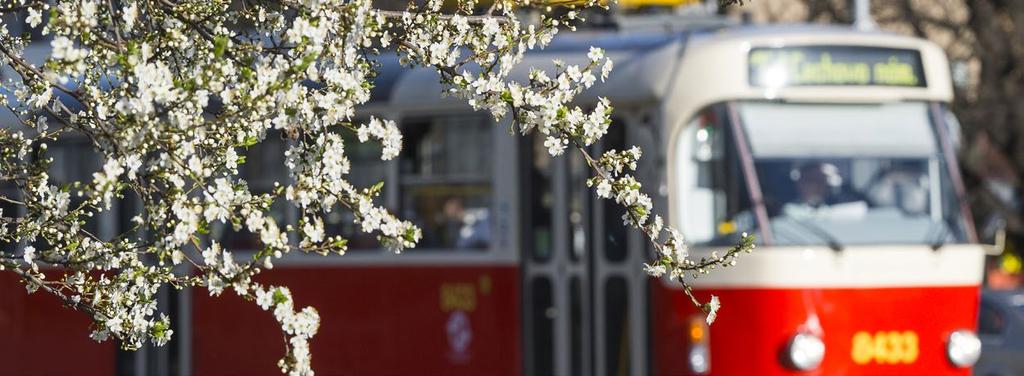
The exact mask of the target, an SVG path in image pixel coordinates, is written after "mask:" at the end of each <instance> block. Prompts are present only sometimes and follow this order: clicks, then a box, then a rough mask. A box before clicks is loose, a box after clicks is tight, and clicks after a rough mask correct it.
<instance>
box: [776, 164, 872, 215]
mask: <svg viewBox="0 0 1024 376" xmlns="http://www.w3.org/2000/svg"><path fill="white" fill-rule="evenodd" d="M791 177H792V178H793V179H794V180H795V183H796V193H797V195H796V198H795V199H794V200H793V201H790V202H787V203H785V204H784V205H783V206H782V214H783V215H785V216H788V217H792V218H794V219H800V220H805V219H813V218H821V217H829V218H837V217H861V216H863V215H864V214H865V213H866V212H867V210H868V207H867V203H866V202H865V201H863V200H861V199H857V198H851V197H841V195H839V194H835V193H834V192H833V188H834V187H839V186H841V185H842V181H843V178H842V176H840V174H839V169H838V168H837V167H836V166H835V165H833V164H829V163H823V162H817V161H815V162H808V163H805V164H803V165H802V166H800V167H799V168H798V169H796V170H794V171H793V172H792V173H791Z"/></svg>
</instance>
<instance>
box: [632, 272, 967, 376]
mask: <svg viewBox="0 0 1024 376" xmlns="http://www.w3.org/2000/svg"><path fill="white" fill-rule="evenodd" d="M651 289H652V295H655V298H654V299H653V302H654V303H653V304H654V307H652V311H653V312H655V313H654V315H655V317H654V323H655V324H654V328H653V332H655V333H660V335H659V336H655V337H654V340H655V342H656V344H655V347H656V349H655V351H656V354H655V357H654V358H655V359H656V361H655V364H654V373H655V374H658V375H685V374H689V371H688V370H689V366H688V365H687V364H685V361H686V358H685V357H683V356H680V354H681V353H682V352H681V349H685V348H686V346H687V340H686V332H685V331H686V330H687V328H688V327H687V320H688V317H689V316H690V315H691V314H694V313H695V310H694V308H693V304H692V303H690V300H689V298H687V297H686V296H685V295H684V294H682V293H681V292H680V291H678V289H674V288H666V287H665V286H664V284H663V283H662V282H661V281H652V283H651ZM711 294H714V295H717V296H719V297H720V298H721V299H722V301H723V302H725V304H727V307H728V308H727V309H723V311H722V312H721V314H720V315H719V316H718V318H717V319H716V320H715V323H714V325H712V328H711V354H712V355H711V362H712V365H711V372H712V374H722V375H745V374H750V373H751V372H752V370H756V374H758V375H893V376H897V375H922V376H924V375H936V376H937V375H970V369H967V368H957V367H954V366H953V365H952V364H950V363H949V361H948V360H947V359H946V349H945V348H944V346H943V345H944V344H945V340H946V337H947V336H948V335H949V334H950V333H951V332H952V331H954V330H958V329H965V328H970V329H973V328H974V327H975V325H976V322H977V309H976V308H975V306H974V305H970V304H964V302H977V301H978V299H979V289H978V287H975V286H960V287H932V288H919V287H913V288H866V289H859V288H844V289H834V288H823V289H758V288H748V289H712V290H705V291H701V292H699V293H698V296H699V297H700V298H701V299H705V300H706V299H708V298H709V297H710V295H711ZM880 311H884V312H889V313H891V314H879V312H880ZM814 317H816V318H817V321H818V324H819V325H820V329H821V331H822V332H823V333H824V335H823V336H822V339H823V341H824V342H825V346H826V349H827V350H826V351H825V359H824V361H823V362H822V364H821V366H820V368H819V369H818V370H816V371H812V372H802V371H795V370H792V369H789V368H786V367H784V366H783V363H781V362H780V361H779V358H780V356H781V355H780V353H781V352H782V351H783V350H784V348H785V346H786V344H787V341H789V339H790V337H791V336H792V335H793V333H796V332H798V331H800V330H801V329H802V328H806V327H807V326H808V325H809V324H810V323H813V318H814ZM907 331H911V332H913V333H915V334H916V336H917V338H918V343H919V345H920V346H919V347H918V350H917V351H919V354H918V356H917V357H916V360H915V361H913V362H912V363H905V362H903V361H902V360H900V361H892V362H889V361H888V360H885V359H883V360H882V361H876V360H875V359H871V360H870V361H869V362H868V363H867V364H863V365H860V364H856V363H855V362H854V361H853V359H852V354H851V353H852V352H853V351H854V350H853V338H854V336H855V335H856V334H857V333H858V332H867V333H869V334H870V335H872V336H875V335H876V333H888V332H895V333H899V334H903V333H904V332H907ZM873 346H874V344H872V347H873ZM885 346H891V345H890V344H886V345H885ZM890 350H891V351H898V350H896V349H890Z"/></svg>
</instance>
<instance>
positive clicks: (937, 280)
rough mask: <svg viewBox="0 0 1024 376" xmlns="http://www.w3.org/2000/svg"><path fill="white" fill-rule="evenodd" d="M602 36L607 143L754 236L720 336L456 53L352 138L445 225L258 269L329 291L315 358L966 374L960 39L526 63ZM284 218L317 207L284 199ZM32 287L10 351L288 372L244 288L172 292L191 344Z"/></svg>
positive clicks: (588, 371)
mask: <svg viewBox="0 0 1024 376" xmlns="http://www.w3.org/2000/svg"><path fill="white" fill-rule="evenodd" d="M591 45H594V46H599V47H603V48H605V49H606V51H607V54H608V55H609V56H610V57H611V58H612V59H613V60H614V61H615V66H616V69H615V72H614V73H613V74H612V77H611V78H610V80H609V81H608V82H607V83H604V84H601V85H599V86H595V87H594V88H593V89H592V90H589V91H588V92H586V93H585V97H583V98H581V100H582V101H584V102H586V101H593V100H595V99H596V98H597V97H598V96H603V97H608V98H609V99H610V100H611V102H612V103H613V105H614V106H615V108H616V111H615V120H614V124H613V126H612V127H611V128H610V133H609V134H608V135H607V136H606V138H605V139H604V140H603V142H602V143H601V144H599V145H597V149H598V150H597V151H600V150H601V149H609V148H620V149H621V148H623V147H625V146H626V145H639V146H641V147H642V148H643V150H644V151H645V152H646V153H645V154H646V155H645V158H644V159H643V160H642V162H643V163H644V164H643V165H642V166H640V169H639V171H638V175H639V178H641V179H642V180H643V181H644V182H645V188H647V189H649V190H650V191H649V192H650V193H652V196H653V197H656V199H657V200H660V201H661V202H660V203H659V204H658V205H656V207H659V208H668V209H667V210H668V214H669V218H670V220H671V222H672V223H673V225H674V226H676V227H677V228H679V229H681V230H682V231H683V232H684V234H685V235H686V237H687V239H688V241H689V242H690V244H691V247H692V248H691V254H692V255H697V256H699V255H701V254H704V253H707V252H711V249H715V248H717V249H720V248H722V247H723V246H726V245H729V244H731V243H733V242H735V241H736V239H737V238H738V235H737V234H739V233H741V232H749V233H753V234H755V235H757V239H758V242H759V247H758V248H757V250H756V252H755V253H753V254H752V255H749V256H747V257H744V258H741V259H740V263H739V265H738V266H736V267H735V268H730V269H725V270H720V271H716V272H714V273H712V274H711V275H710V276H706V277H702V278H700V279H698V280H696V282H694V285H695V286H696V292H697V294H698V295H699V296H701V297H702V298H707V297H708V296H709V294H712V293H713V294H715V295H718V296H720V297H721V299H722V301H723V304H724V308H723V309H722V311H721V312H720V315H719V317H718V321H716V322H715V324H714V326H713V328H710V330H709V328H708V327H707V326H706V325H704V322H703V317H702V316H700V315H698V314H697V313H696V311H695V310H694V308H693V307H692V305H691V304H690V303H689V302H688V300H687V299H686V298H685V296H684V295H683V294H682V291H681V290H680V289H679V288H678V287H677V286H676V285H675V284H673V283H672V282H670V281H668V280H662V279H651V278H649V277H647V276H646V275H644V274H643V272H642V269H641V263H642V262H644V261H646V260H648V257H649V254H648V252H649V250H648V248H647V246H646V244H645V242H644V240H643V239H642V238H641V235H640V234H639V233H635V232H631V231H627V230H626V229H625V228H623V226H622V224H621V220H620V217H621V214H622V213H621V212H620V210H621V209H619V208H618V207H616V205H615V204H614V203H612V202H609V201H607V200H599V199H597V197H596V196H595V195H593V194H592V193H591V192H590V191H588V190H587V188H586V186H585V184H584V181H585V179H586V178H587V177H588V176H587V169H586V168H585V166H584V161H583V160H582V159H581V158H579V157H578V156H576V155H567V156H566V157H563V158H550V157H549V156H548V155H547V153H546V151H545V150H544V148H543V147H542V145H539V144H540V143H539V142H536V140H531V139H528V138H522V137H516V136H510V135H509V134H508V133H507V132H506V131H505V129H507V124H494V121H493V120H492V119H490V118H489V117H487V116H486V115H484V114H479V113H473V112H471V111H470V110H469V109H468V108H467V107H466V106H465V104H461V103H459V102H458V101H457V100H455V99H450V98H448V99H444V98H439V97H438V95H437V94H438V93H440V92H441V87H440V86H439V84H438V83H437V77H436V73H432V72H430V71H428V70H402V69H400V68H399V67H398V66H397V65H395V64H393V63H392V62H385V65H384V68H383V69H384V71H383V74H382V75H381V77H380V78H379V80H378V82H377V86H376V87H375V88H374V92H373V95H374V98H373V101H372V104H371V105H369V106H367V107H366V108H365V114H366V115H370V114H373V115H379V116H383V117H387V118H390V119H395V120H398V121H400V122H401V123H402V124H403V127H404V132H405V145H406V147H405V150H403V154H402V156H401V157H400V160H398V161H397V162H394V163H383V162H380V161H379V160H378V159H376V158H377V155H379V154H378V153H379V151H377V150H374V149H373V148H374V146H373V145H368V144H359V143H353V144H352V145H351V147H349V148H347V150H349V151H350V157H351V158H352V159H353V166H354V169H353V172H352V177H353V178H352V179H353V182H354V183H357V184H364V185H369V184H372V183H373V182H376V181H381V180H383V181H384V182H385V185H384V187H385V189H384V193H383V194H382V199H383V200H384V202H385V203H386V204H387V206H388V207H389V208H391V209H392V210H393V211H394V212H396V213H398V214H399V216H400V217H403V218H406V219H410V220H412V221H415V222H416V223H417V224H418V225H420V226H421V227H422V228H423V230H424V240H423V243H422V244H421V246H420V247H419V248H418V249H416V250H412V251H409V252H407V253H404V254H402V255H393V254H389V253H387V252H386V251H383V250H381V249H379V247H377V245H376V244H375V243H374V240H373V239H371V238H365V237H363V236H362V235H361V234H359V232H358V231H357V229H355V228H353V227H351V226H350V225H349V223H350V218H345V217H344V216H343V215H342V214H340V213H339V214H337V215H338V216H337V218H333V219H332V222H333V223H332V224H330V225H329V226H328V227H330V230H329V232H332V233H333V234H341V235H345V236H347V237H349V238H350V239H351V242H350V246H351V248H352V249H351V251H350V252H349V253H348V254H347V255H345V256H342V257H328V258H323V257H319V256H307V255H298V254H296V255H289V256H288V257H286V258H285V259H283V260H281V262H279V263H277V266H276V267H275V268H274V269H273V270H268V271H266V272H265V273H262V274H260V275H259V276H258V279H259V280H260V281H261V282H264V283H267V284H285V285H288V286H290V287H291V289H292V291H293V292H294V294H295V297H296V300H297V301H298V303H297V304H301V305H312V306H315V307H316V308H317V309H318V310H319V312H320V315H321V316H322V317H323V320H322V326H321V328H320V331H319V334H318V335H317V336H316V337H314V338H313V340H312V345H311V346H312V351H313V366H314V369H315V370H317V372H319V373H320V374H324V375H396V374H418V375H441V374H444V375H519V374H527V375H549V374H554V375H642V374H657V375H684V374H724V375H753V374H758V375H765V374H773V375H774V374H777V375H786V374H828V375H837V374H848V375H856V374H864V375H867V374H870V375H880V374H892V375H908V374H925V375H941V374H956V375H966V374H969V372H970V371H969V367H970V366H971V365H972V364H973V362H974V361H975V360H976V359H977V351H978V348H977V338H976V337H975V336H974V334H973V330H974V328H975V322H976V319H977V317H976V316H977V303H978V299H979V285H980V282H981V273H982V258H983V256H982V254H983V251H982V247H981V246H979V245H977V244H975V243H977V240H976V238H975V235H974V229H973V224H972V222H971V218H970V216H969V213H968V211H967V209H966V206H965V202H964V197H963V196H964V189H963V185H962V183H961V179H960V176H959V173H958V168H957V165H956V160H955V156H954V148H955V146H956V142H957V136H958V134H959V132H958V128H957V123H956V120H955V118H953V116H952V115H951V114H950V113H949V112H948V110H947V109H946V107H945V105H946V103H948V102H950V101H951V100H952V89H951V84H950V74H949V70H948V67H947V62H946V58H945V56H944V55H943V53H942V52H941V50H940V49H939V48H938V47H936V46H935V45H933V44H931V43H929V42H926V41H923V40H919V39H913V38H907V37H900V36H894V35H888V34H881V33H865V32H857V31H852V30H847V29H835V28H824V27H810V26H808V27H788V28H767V27H730V28H711V29H708V30H690V31H588V32H579V33H573V34H571V35H562V36H560V37H559V38H557V39H556V41H555V42H553V44H552V45H551V46H550V47H549V48H547V49H545V50H543V51H538V52H535V53H533V54H531V55H528V56H527V61H526V62H524V64H523V68H522V69H523V70H522V72H521V73H522V75H523V76H525V74H526V72H525V67H526V66H538V67H551V60H553V59H561V60H564V61H567V62H569V63H573V62H574V61H577V60H579V61H582V59H585V56H586V51H587V48H589V47H590V46H591ZM584 104H586V103H584ZM271 139H272V138H268V140H271ZM284 146H285V145H284V144H283V143H281V142H278V143H274V142H272V141H268V142H266V143H263V144H261V145H259V146H258V147H256V148H254V149H252V150H250V151H249V155H248V158H247V159H248V161H249V162H248V163H247V164H246V165H245V166H244V167H243V170H244V171H243V172H242V174H243V175H244V176H245V177H246V178H247V180H248V181H249V183H250V186H251V187H254V189H256V190H258V189H259V187H265V188H266V189H270V187H272V184H273V182H274V181H278V180H283V179H285V178H286V174H285V172H284V165H283V162H282V161H281V160H280V158H278V157H279V156H280V155H281V153H280V152H281V151H282V150H283V148H284ZM52 149H55V150H59V151H58V152H59V153H64V158H61V157H59V156H58V157H56V158H55V159H56V162H55V166H57V167H55V168H57V169H58V170H59V171H55V172H54V174H52V175H53V176H54V177H55V178H61V177H63V178H65V179H69V180H70V179H75V174H79V173H89V172H91V171H93V170H94V169H90V167H91V165H89V163H91V162H89V158H86V157H85V156H86V154H88V148H87V147H85V146H78V145H74V144H65V145H59V146H58V147H54V148H52ZM118 205H119V207H120V208H121V209H119V210H124V211H126V212H130V210H132V207H131V205H132V203H131V202H121V203H118ZM277 214H278V215H279V216H280V219H281V220H282V221H295V220H296V213H293V212H291V211H290V210H289V209H288V208H285V207H283V206H282V207H281V208H280V209H279V210H278V212H277ZM123 221H126V219H121V218H116V217H113V216H111V217H110V218H106V219H102V220H101V221H99V224H98V226H100V227H110V229H109V230H103V229H102V228H101V229H98V231H100V232H101V233H103V232H104V231H108V232H111V233H112V232H113V231H114V230H116V229H117V228H118V226H120V225H121V222H123ZM212 236H217V237H219V238H220V239H221V241H222V243H223V244H225V245H227V246H230V247H233V248H235V249H239V250H244V249H246V248H247V247H254V244H255V243H254V241H255V240H254V239H252V238H251V237H250V236H249V235H247V234H235V233H230V231H224V230H223V229H213V234H212ZM20 290H21V287H20V285H19V284H18V282H17V281H16V279H15V278H14V277H12V276H9V275H2V276H0V291H5V292H4V293H3V294H0V296H2V298H0V299H3V301H4V303H3V304H0V334H2V337H3V338H4V339H3V340H2V341H0V362H2V364H4V365H5V366H4V367H5V368H4V369H5V371H10V370H11V368H6V367H7V365H10V364H13V365H14V368H13V370H14V372H16V373H75V374H83V373H86V374H88V373H96V374H110V373H113V372H115V370H116V371H117V372H135V373H146V374H156V375H161V374H175V373H193V374H197V375H226V374H237V375H243V374H244V375H253V374H268V375H273V374H277V373H278V370H277V368H276V365H275V364H276V359H278V358H279V357H280V355H281V352H282V345H281V343H280V341H281V338H280V333H279V332H278V329H277V328H276V326H275V323H274V320H273V318H272V317H271V316H270V315H268V314H266V312H263V311H262V310H260V309H258V307H256V306H255V305H253V304H251V303H246V302H244V301H242V300H241V299H240V298H237V297H234V296H231V295H230V294H225V296H223V297H220V298H211V297H209V296H208V294H207V293H206V292H205V291H201V290H194V291H182V292H172V291H167V292H166V294H165V295H166V296H165V303H166V306H165V308H166V309H167V310H169V311H170V313H171V316H172V318H173V320H174V325H175V333H176V336H177V337H176V339H175V340H174V341H173V342H172V343H171V344H169V345H168V347H166V348H162V349H151V348H146V349H143V350H140V352H139V353H134V354H119V353H117V352H116V351H115V350H114V347H113V346H114V345H113V344H112V343H109V342H108V343H102V344H95V343H88V342H90V341H89V340H88V339H87V334H88V329H87V320H86V319H84V316H82V315H81V314H79V313H75V312H69V311H65V310H61V309H57V308H56V306H57V303H55V301H50V300H46V298H48V297H46V296H42V295H32V296H30V297H25V295H24V294H23V292H22V291H20ZM52 354H70V355H61V359H63V360H68V361H62V362H54V361H53V358H52V357H51V355H52ZM69 357H70V358H69Z"/></svg>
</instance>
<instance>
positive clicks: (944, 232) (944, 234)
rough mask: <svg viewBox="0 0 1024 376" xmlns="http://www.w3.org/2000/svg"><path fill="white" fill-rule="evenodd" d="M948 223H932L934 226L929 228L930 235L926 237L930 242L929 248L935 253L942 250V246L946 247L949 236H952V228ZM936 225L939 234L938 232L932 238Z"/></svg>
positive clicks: (944, 221)
mask: <svg viewBox="0 0 1024 376" xmlns="http://www.w3.org/2000/svg"><path fill="white" fill-rule="evenodd" d="M946 222H947V220H945V219H944V220H943V221H941V222H932V224H931V225H929V226H928V234H926V235H925V236H926V237H927V239H926V240H927V241H928V246H929V247H931V249H932V250H933V251H938V250H939V248H942V246H944V245H946V239H947V238H948V237H949V236H948V235H951V234H952V231H951V230H950V226H949V224H948V223H946ZM936 225H938V226H939V230H938V232H936V235H935V236H934V237H932V236H931V234H932V229H933V228H934V227H935V226H936Z"/></svg>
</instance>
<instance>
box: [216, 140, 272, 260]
mask: <svg viewBox="0 0 1024 376" xmlns="http://www.w3.org/2000/svg"><path fill="white" fill-rule="evenodd" d="M284 148H285V141H284V140H283V139H281V136H280V133H277V132H269V133H268V134H267V136H266V138H264V140H263V141H261V142H259V143H257V144H255V145H253V146H250V147H248V148H246V149H244V150H239V151H238V153H239V154H240V155H243V156H245V163H243V164H240V165H238V176H239V177H240V178H242V179H244V180H245V181H246V183H247V184H248V185H249V192H251V193H252V194H253V195H259V194H266V193H270V192H272V191H273V189H274V182H278V183H280V184H281V185H285V184H286V183H287V178H288V174H287V172H286V171H285V167H284V150H285V149H284ZM286 210H287V205H285V203H284V202H283V201H282V200H277V201H275V202H274V203H273V204H272V205H271V206H270V215H271V216H272V217H273V218H274V219H275V220H276V221H277V225H278V226H279V227H281V228H284V227H285V226H286V225H288V223H287V222H286V221H287V219H288V218H287V215H286ZM211 227H213V233H212V234H213V238H215V239H219V241H220V242H221V244H222V245H223V246H224V247H226V248H228V249H232V250H238V251H256V250H259V248H260V244H261V243H260V240H259V236H258V235H256V234H253V233H252V232H250V231H249V230H248V229H246V228H245V226H242V228H240V229H239V230H238V231H235V230H234V229H233V228H232V227H231V224H221V223H219V222H218V223H217V224H216V225H215V226H211Z"/></svg>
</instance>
